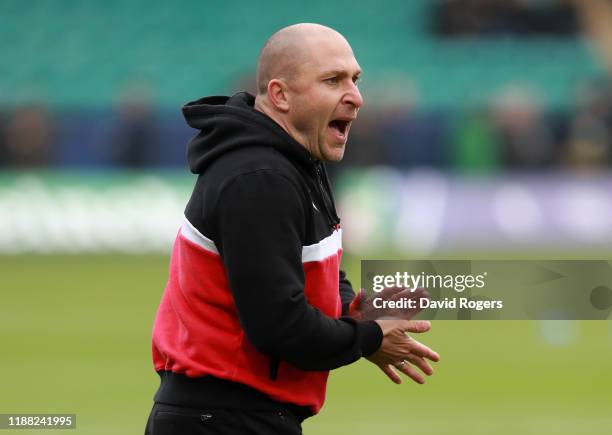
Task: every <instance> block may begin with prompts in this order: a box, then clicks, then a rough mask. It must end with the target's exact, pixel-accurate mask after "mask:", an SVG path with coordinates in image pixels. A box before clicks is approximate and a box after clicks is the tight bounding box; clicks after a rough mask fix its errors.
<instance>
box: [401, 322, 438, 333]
mask: <svg viewBox="0 0 612 435" xmlns="http://www.w3.org/2000/svg"><path fill="white" fill-rule="evenodd" d="M400 328H401V329H402V331H404V332H415V333H421V332H427V331H429V330H430V329H431V323H429V322H428V321H427V320H406V321H404V322H402V325H401V326H400Z"/></svg>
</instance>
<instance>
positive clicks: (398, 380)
mask: <svg viewBox="0 0 612 435" xmlns="http://www.w3.org/2000/svg"><path fill="white" fill-rule="evenodd" d="M406 365H407V364H406ZM380 369H381V370H382V371H383V372H384V373H385V374H386V375H387V377H388V378H389V379H391V380H392V381H393V382H394V383H396V384H398V385H399V384H401V383H402V378H401V377H400V375H398V374H397V372H396V371H395V370H394V369H393V367H392V366H391V365H386V366H380Z"/></svg>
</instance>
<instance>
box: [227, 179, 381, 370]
mask: <svg viewBox="0 0 612 435" xmlns="http://www.w3.org/2000/svg"><path fill="white" fill-rule="evenodd" d="M304 214H305V210H304V206H303V204H302V201H301V199H300V196H299V193H298V190H297V189H296V188H295V187H294V185H293V183H292V182H291V181H290V180H289V179H287V178H285V177H284V176H282V175H280V174H278V173H277V172H275V171H273V170H260V171H256V172H252V173H248V174H243V175H239V176H237V177H236V178H234V179H232V181H231V182H230V183H229V184H227V185H226V186H225V187H224V188H223V189H222V192H221V193H220V196H219V200H218V204H217V217H216V224H217V239H218V240H217V241H218V244H219V246H218V248H219V251H220V253H221V256H222V258H223V263H224V265H225V268H226V272H227V276H228V281H229V286H230V289H231V291H232V295H233V297H234V300H235V303H236V308H237V310H238V315H239V318H240V322H241V326H242V327H243V329H244V331H245V334H246V336H247V338H248V339H249V340H250V341H251V343H252V344H253V345H254V346H255V347H256V348H257V349H258V350H259V351H260V352H262V353H265V354H267V355H269V356H270V357H272V358H278V359H281V360H285V361H288V362H289V363H291V364H293V365H295V366H297V367H298V368H300V369H302V370H331V369H335V368H337V367H340V366H343V365H346V364H350V363H352V362H354V361H355V360H357V359H359V358H360V357H361V356H368V355H370V354H371V353H373V352H375V351H376V350H377V349H378V347H380V343H381V341H382V332H381V330H380V327H379V326H378V324H376V323H375V322H357V321H355V320H354V319H351V318H340V319H334V318H331V317H328V316H326V315H324V314H323V313H322V312H321V311H319V310H317V309H316V308H315V307H313V306H311V305H309V304H308V303H307V301H306V298H305V295H304V271H303V267H302V234H303V232H304Z"/></svg>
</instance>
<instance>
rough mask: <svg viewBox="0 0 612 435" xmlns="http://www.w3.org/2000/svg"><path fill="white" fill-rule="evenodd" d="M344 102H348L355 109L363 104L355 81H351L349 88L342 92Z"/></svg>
mask: <svg viewBox="0 0 612 435" xmlns="http://www.w3.org/2000/svg"><path fill="white" fill-rule="evenodd" d="M342 102H343V103H344V104H350V105H352V106H353V107H355V109H359V108H360V107H361V106H362V105H363V98H362V96H361V92H359V88H358V87H357V85H356V84H355V83H351V89H350V90H349V91H348V92H347V93H346V94H344V99H343V101H342Z"/></svg>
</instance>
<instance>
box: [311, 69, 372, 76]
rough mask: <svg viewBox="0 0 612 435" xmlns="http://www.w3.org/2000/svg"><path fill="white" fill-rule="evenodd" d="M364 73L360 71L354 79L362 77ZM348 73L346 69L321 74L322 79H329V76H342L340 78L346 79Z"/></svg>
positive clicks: (331, 70)
mask: <svg viewBox="0 0 612 435" xmlns="http://www.w3.org/2000/svg"><path fill="white" fill-rule="evenodd" d="M361 73H362V71H361V70H360V69H358V70H357V71H356V72H355V74H353V75H352V77H355V76H360V75H361ZM348 75H349V74H348V72H347V71H346V70H344V69H330V70H327V71H325V72H323V73H321V77H327V76H340V77H345V76H348Z"/></svg>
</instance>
